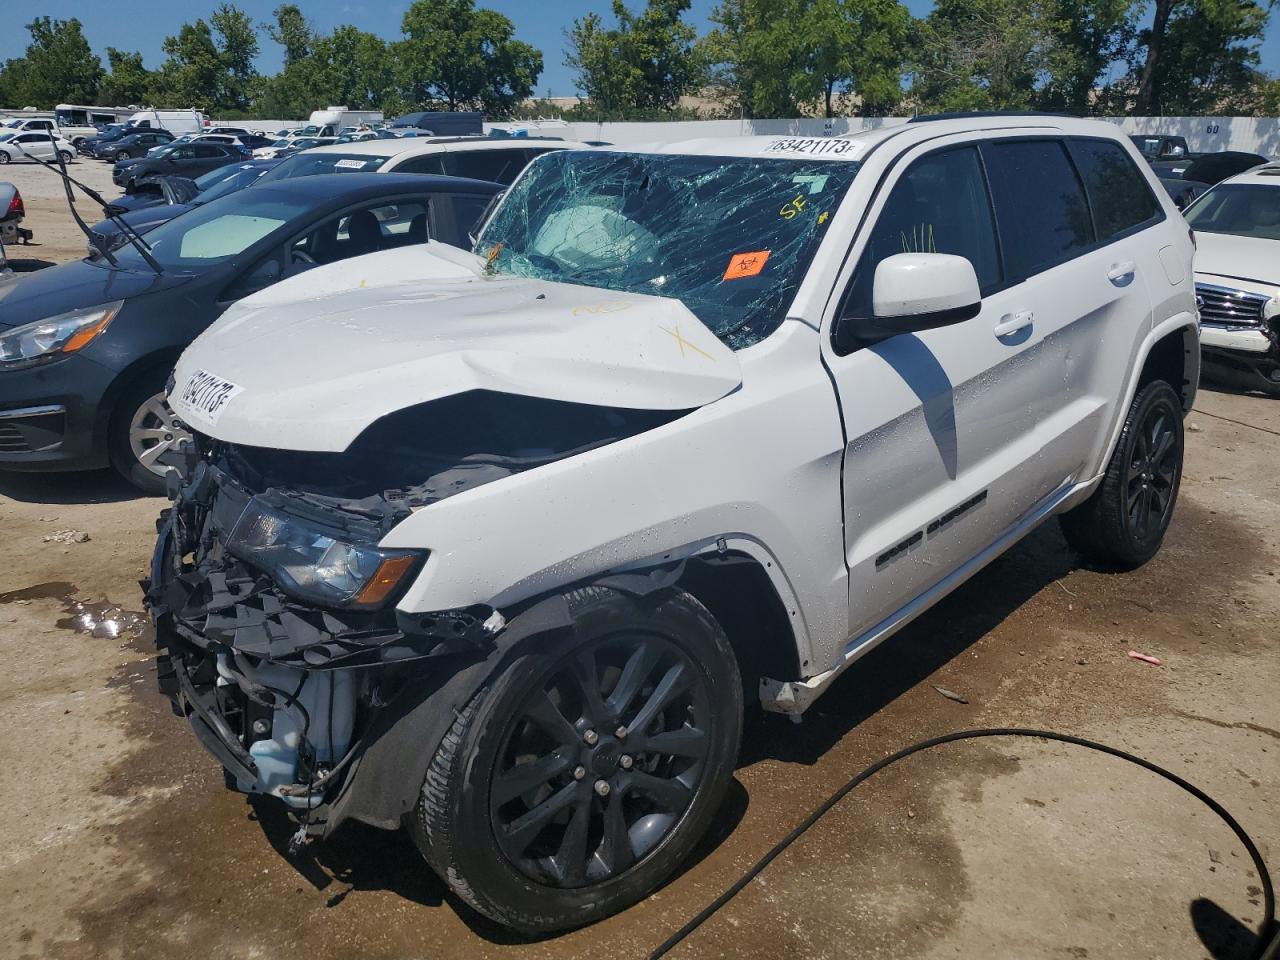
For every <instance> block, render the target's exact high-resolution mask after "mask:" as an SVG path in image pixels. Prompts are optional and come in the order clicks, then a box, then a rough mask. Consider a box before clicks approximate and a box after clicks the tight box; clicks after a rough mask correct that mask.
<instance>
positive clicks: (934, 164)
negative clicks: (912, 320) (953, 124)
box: [835, 147, 1001, 354]
mask: <svg viewBox="0 0 1280 960" xmlns="http://www.w3.org/2000/svg"><path fill="white" fill-rule="evenodd" d="M898 253H950V254H956V255H958V256H962V257H964V258H966V259H967V260H968V261H969V262H970V263H971V264H973V269H974V272H975V273H976V274H977V276H978V286H979V288H980V289H981V291H982V295H983V296H986V295H987V294H989V293H991V292H992V291H994V290H996V289H997V288H998V287H999V286H1000V282H1001V269H1000V255H999V246H998V244H997V240H996V227H995V219H994V217H993V215H992V212H991V201H990V199H989V198H988V195H987V184H986V177H985V176H984V174H983V170H982V164H981V161H980V160H979V158H978V151H977V149H976V148H975V147H958V148H956V149H951V150H943V151H940V152H938V153H932V154H929V155H928V156H925V157H921V158H920V159H919V160H916V161H915V162H914V163H912V164H911V166H910V167H908V168H907V170H906V172H905V173H904V174H902V176H901V177H899V178H898V182H897V183H895V184H894V186H893V190H892V192H891V193H890V194H889V199H888V200H887V201H886V202H885V205H884V207H883V209H881V211H880V215H879V217H878V218H877V219H876V222H875V225H874V226H873V227H872V228H871V235H870V236H869V237H868V238H867V245H866V246H865V247H864V248H863V250H862V255H861V257H860V258H859V259H858V265H857V267H856V268H855V269H854V273H853V279H852V280H851V281H850V284H849V289H848V291H847V292H846V294H845V298H844V302H843V304H842V306H841V309H840V316H839V318H838V322H837V325H836V329H835V346H836V350H837V352H838V353H841V354H844V353H848V352H850V351H851V350H852V349H854V348H855V347H856V345H857V342H858V328H859V320H862V319H866V318H868V317H870V316H871V315H872V312H871V301H872V286H873V283H874V281H875V275H876V267H877V266H878V265H879V263H880V261H881V260H884V259H885V258H886V257H891V256H893V255H894V254H898Z"/></svg>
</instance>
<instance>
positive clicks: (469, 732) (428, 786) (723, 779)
mask: <svg viewBox="0 0 1280 960" xmlns="http://www.w3.org/2000/svg"><path fill="white" fill-rule="evenodd" d="M569 600H570V604H571V607H572V609H573V613H574V620H575V627H574V629H573V630H572V631H568V635H567V636H565V637H563V638H561V639H559V640H558V641H550V642H549V640H550V638H548V637H539V638H535V639H534V640H533V641H531V642H529V643H528V645H527V650H526V651H524V652H521V653H519V655H518V656H516V657H515V658H514V659H513V660H512V661H511V662H510V663H509V664H508V665H507V666H506V667H505V668H504V669H503V670H502V671H501V672H500V673H499V674H498V675H497V676H496V677H494V678H492V679H491V680H490V681H489V682H488V684H487V685H486V686H485V687H484V688H483V689H482V690H480V691H479V692H478V693H477V694H476V695H475V696H474V697H473V698H472V700H471V701H470V703H468V704H467V705H466V707H465V708H464V709H463V710H462V711H461V712H460V713H459V714H458V715H457V719H456V720H455V721H454V724H453V726H452V728H451V729H450V730H449V732H448V734H447V735H446V736H445V738H444V740H443V741H442V742H441V744H440V745H439V749H438V750H437V751H436V753H435V756H434V758H433V759H432V761H431V765H430V768H429V770H428V772H427V777H426V780H425V782H424V783H423V786H422V794H421V796H420V799H419V802H418V806H417V809H416V810H415V812H414V815H413V817H412V822H411V824H410V827H411V832H412V833H413V835H414V838H415V840H416V842H417V843H418V845H419V848H420V849H421V850H422V852H423V854H424V856H425V857H426V858H427V860H428V862H430V864H431V865H432V866H433V867H434V868H435V870H436V872H437V873H439V874H440V876H441V877H442V878H444V879H445V880H446V881H447V882H448V883H449V885H450V886H451V887H452V888H453V890H454V892H455V893H456V894H457V895H458V896H460V897H461V898H462V899H464V900H465V901H466V902H467V903H468V904H470V905H471V906H472V907H474V908H475V909H476V910H479V911H480V912H481V913H484V914H486V915H487V916H489V917H492V918H493V919H495V920H497V921H499V922H500V923H503V924H506V925H507V926H510V927H513V928H515V929H518V930H522V931H524V932H527V933H538V932H547V931H552V930H559V929H563V928H566V927H574V926H580V925H582V924H585V923H590V922H592V921H594V920H598V919H600V918H602V917H605V916H607V915H609V914H611V913H614V912H616V911H618V910H621V909H623V908H624V907H627V906H629V905H631V904H633V903H635V902H636V901H638V900H640V899H641V898H643V897H645V896H646V895H647V894H649V893H650V892H651V891H652V890H653V889H654V888H655V887H657V886H658V885H659V884H661V883H662V882H663V881H665V880H666V879H667V878H668V877H670V876H671V874H672V873H673V872H674V871H675V870H676V869H677V867H678V866H679V865H680V863H681V862H682V861H683V860H684V859H685V858H686V857H687V856H688V855H689V853H690V852H691V851H692V849H693V847H694V845H695V844H696V843H697V841H698V840H699V838H700V837H701V836H702V834H703V833H704V832H705V831H706V828H707V826H708V825H709V823H710V821H711V818H712V816H713V815H714V814H715V811H716V809H717V808H718V807H719V805H720V802H721V799H722V798H723V796H724V791H725V788H726V787H727V786H728V784H729V781H730V779H731V778H732V776H733V769H734V763H735V760H736V758H737V752H738V741H739V738H740V737H741V733H742V687H741V680H740V678H739V674H738V668H737V663H736V661H735V660H734V656H733V652H732V650H731V649H730V647H729V642H728V639H727V638H726V637H725V635H724V631H723V630H722V629H721V628H720V625H719V624H718V623H717V622H716V621H715V619H714V618H713V617H712V616H711V614H710V613H709V612H708V611H707V609H706V608H705V607H703V606H702V604H700V603H699V602H698V601H697V600H695V599H694V598H693V597H691V596H690V595H689V594H687V593H684V592H682V591H670V592H666V593H664V594H662V595H656V596H651V597H648V598H644V599H636V598H634V597H629V596H626V595H623V594H620V593H617V592H615V591H613V590H608V589H604V588H600V587H591V588H586V589H583V590H578V591H574V592H573V593H572V594H570V595H569Z"/></svg>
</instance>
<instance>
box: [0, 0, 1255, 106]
mask: <svg viewBox="0 0 1280 960" xmlns="http://www.w3.org/2000/svg"><path fill="white" fill-rule="evenodd" d="M236 2H237V5H238V6H239V7H241V9H243V10H245V11H246V12H247V13H248V14H249V15H250V16H252V17H253V18H254V19H255V20H258V21H263V22H265V21H268V20H270V19H271V11H272V9H273V8H274V7H275V6H276V5H277V4H278V3H279V2H281V0H236ZM297 2H298V5H299V6H300V7H302V9H303V11H304V12H305V13H306V15H307V17H308V18H309V19H310V20H311V21H312V22H313V23H314V25H315V26H316V27H317V28H318V29H320V30H323V31H328V30H331V29H333V28H334V27H336V26H340V25H341V24H345V23H353V24H355V25H356V26H358V27H360V28H361V29H363V30H369V31H371V32H373V33H377V34H379V35H381V36H383V37H386V38H398V37H399V36H400V18H401V17H402V16H403V15H404V11H405V10H406V9H407V8H408V5H409V3H408V0H391V2H375V0H297ZM630 2H631V5H632V7H633V9H634V8H635V7H637V6H638V5H639V3H640V2H641V0H630ZM906 3H907V6H908V7H910V8H911V12H912V13H914V14H916V15H917V16H921V15H923V14H924V13H927V12H928V10H929V9H930V8H931V7H932V6H933V0H906ZM216 5H217V0H194V2H193V0H188V2H186V3H174V2H173V0H108V2H93V3H90V2H86V0H40V2H39V3H36V4H31V3H24V2H22V0H0V60H3V59H8V58H9V57H16V56H19V55H21V53H22V52H23V50H24V49H25V48H26V45H27V40H28V35H27V31H26V30H25V29H24V24H25V23H26V22H28V20H29V19H30V18H31V17H32V16H34V15H36V14H47V15H49V16H51V17H54V18H55V19H61V20H65V19H69V18H71V17H78V18H79V19H80V22H81V23H83V24H84V28H85V34H86V36H88V38H89V42H90V43H91V44H93V48H94V50H95V51H96V52H97V53H98V54H99V56H101V57H102V58H103V62H104V63H105V62H106V48H107V47H109V46H110V47H119V48H121V49H125V50H138V51H141V53H142V56H143V59H144V60H145V62H146V64H147V66H148V67H156V66H158V65H159V64H160V61H161V60H162V59H163V58H164V57H163V54H162V53H161V49H160V44H161V43H162V42H163V41H164V38H165V37H166V36H167V35H169V34H171V33H176V32H177V30H178V27H179V26H180V25H181V24H182V23H183V21H185V20H188V19H191V20H194V19H195V18H196V17H197V16H203V15H205V14H206V13H207V11H208V10H212V9H213V8H214V7H215V6H216ZM479 5H481V6H486V7H490V8H493V9H495V10H500V11H501V12H502V13H505V14H506V15H507V16H508V17H510V18H511V20H512V21H513V22H514V23H515V26H516V35H517V36H518V37H519V38H520V39H522V40H524V41H526V42H528V43H532V44H533V45H534V46H536V47H538V48H539V49H541V50H542V52H543V56H544V59H545V66H544V69H543V73H542V77H541V79H540V80H539V81H538V87H537V93H538V94H539V95H540V96H546V95H548V94H550V95H553V96H569V95H571V94H572V93H573V92H574V90H573V79H572V76H571V74H570V72H569V70H568V69H567V68H566V67H565V66H564V63H563V60H564V29H565V28H566V27H567V26H568V25H569V24H570V23H572V21H573V19H574V17H579V16H582V15H583V14H584V13H587V12H589V11H592V10H595V11H598V12H600V13H602V14H604V15H606V17H608V16H609V8H610V2H609V0H480V2H479ZM714 6H715V0H693V7H692V10H691V14H690V15H691V19H692V22H693V23H694V24H695V26H696V27H697V28H698V30H699V31H700V32H701V31H703V30H705V29H707V26H708V24H707V16H708V15H709V14H710V13H711V10H712V8H713V7H714ZM280 57H281V50H280V48H279V47H278V46H277V45H276V44H275V43H273V42H272V41H271V40H270V39H268V38H267V37H266V35H265V34H263V36H262V54H261V56H260V57H259V58H258V69H259V70H261V71H263V72H265V73H274V72H275V71H276V70H278V69H279V67H280ZM1262 62H1263V67H1264V68H1265V69H1266V70H1268V71H1270V72H1272V73H1277V72H1280V30H1276V29H1272V30H1271V31H1269V35H1268V36H1267V38H1266V40H1265V41H1264V43H1263V46H1262Z"/></svg>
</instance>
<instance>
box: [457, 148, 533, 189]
mask: <svg viewBox="0 0 1280 960" xmlns="http://www.w3.org/2000/svg"><path fill="white" fill-rule="evenodd" d="M525 162H526V161H525V153H524V151H523V150H461V151H457V152H451V153H446V154H445V155H444V172H445V173H446V174H448V175H449V176H451V177H470V178H471V179H472V180H489V181H491V182H493V183H501V184H510V183H511V181H512V180H514V179H515V178H516V177H517V176H519V175H520V171H521V170H523V169H524V166H525Z"/></svg>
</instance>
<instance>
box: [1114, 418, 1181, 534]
mask: <svg viewBox="0 0 1280 960" xmlns="http://www.w3.org/2000/svg"><path fill="white" fill-rule="evenodd" d="M1175 420H1176V421H1177V422H1178V424H1180V422H1181V420H1182V411H1181V410H1178V411H1177V412H1174V411H1172V410H1170V409H1169V407H1168V406H1167V405H1163V404H1157V405H1155V406H1152V407H1150V408H1149V409H1148V410H1147V411H1146V416H1145V417H1144V418H1143V420H1142V422H1141V423H1140V424H1139V425H1138V429H1137V431H1136V432H1135V443H1134V444H1133V449H1132V454H1131V456H1130V458H1129V464H1128V467H1127V468H1126V470H1125V477H1124V493H1125V516H1126V518H1127V520H1128V523H1129V529H1130V531H1131V532H1132V534H1133V536H1134V538H1135V539H1137V540H1143V541H1145V540H1147V539H1149V538H1150V536H1151V533H1152V531H1155V530H1160V531H1163V530H1164V528H1165V527H1166V526H1168V523H1169V514H1170V512H1171V511H1172V510H1173V496H1174V492H1175V490H1176V485H1177V482H1178V474H1179V469H1180V467H1181V459H1182V458H1181V452H1182V451H1181V449H1180V448H1181V444H1180V443H1179V433H1180V431H1179V429H1178V426H1177V425H1175Z"/></svg>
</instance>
